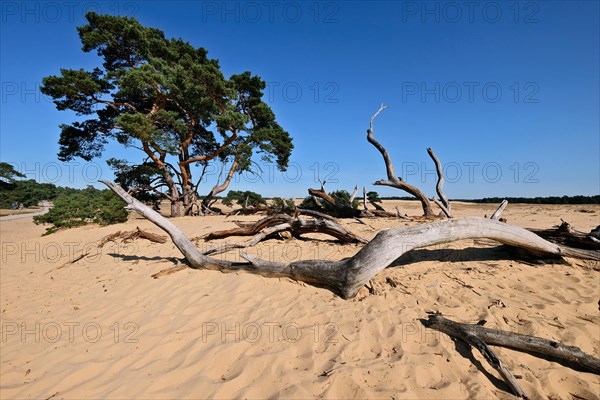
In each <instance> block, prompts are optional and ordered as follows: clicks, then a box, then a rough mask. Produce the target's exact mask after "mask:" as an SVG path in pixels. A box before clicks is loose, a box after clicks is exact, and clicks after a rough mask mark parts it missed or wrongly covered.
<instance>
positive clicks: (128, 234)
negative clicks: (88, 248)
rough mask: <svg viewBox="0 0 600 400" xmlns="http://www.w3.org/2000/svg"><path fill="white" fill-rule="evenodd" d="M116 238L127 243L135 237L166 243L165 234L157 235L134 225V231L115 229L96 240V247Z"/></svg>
mask: <svg viewBox="0 0 600 400" xmlns="http://www.w3.org/2000/svg"><path fill="white" fill-rule="evenodd" d="M117 239H121V242H123V243H128V242H130V241H132V240H135V239H146V240H149V241H151V242H154V243H166V241H167V237H166V236H165V235H158V234H156V233H152V232H148V231H145V230H143V229H140V228H139V227H136V228H135V230H134V231H124V232H121V231H117V232H115V233H111V234H110V235H106V236H104V237H103V238H102V239H100V241H99V242H98V247H100V248H101V247H103V246H104V245H105V244H106V243H108V242H114V241H116V240H117Z"/></svg>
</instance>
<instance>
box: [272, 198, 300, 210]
mask: <svg viewBox="0 0 600 400" xmlns="http://www.w3.org/2000/svg"><path fill="white" fill-rule="evenodd" d="M271 208H272V209H273V211H275V212H278V213H284V212H292V211H294V209H295V208H296V205H295V204H294V199H287V200H286V199H284V198H281V197H275V198H274V199H273V200H272V203H271Z"/></svg>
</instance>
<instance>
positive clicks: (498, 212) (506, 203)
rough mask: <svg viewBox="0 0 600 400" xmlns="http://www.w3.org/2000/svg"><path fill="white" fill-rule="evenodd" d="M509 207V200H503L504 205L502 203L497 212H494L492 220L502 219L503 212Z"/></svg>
mask: <svg viewBox="0 0 600 400" xmlns="http://www.w3.org/2000/svg"><path fill="white" fill-rule="evenodd" d="M507 205H508V200H506V199H505V200H502V203H500V205H499V206H498V208H497V209H496V211H494V213H493V214H492V216H491V217H490V219H500V216H501V215H502V212H503V211H504V209H505V208H506V206H507Z"/></svg>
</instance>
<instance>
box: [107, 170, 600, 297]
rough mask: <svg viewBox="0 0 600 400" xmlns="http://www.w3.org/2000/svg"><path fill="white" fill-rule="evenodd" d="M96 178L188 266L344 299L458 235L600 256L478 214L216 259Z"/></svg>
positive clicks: (540, 249) (119, 190) (112, 185)
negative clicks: (302, 254)
mask: <svg viewBox="0 0 600 400" xmlns="http://www.w3.org/2000/svg"><path fill="white" fill-rule="evenodd" d="M101 182H102V183H104V184H105V185H106V186H108V187H109V188H110V189H111V190H113V191H114V192H115V193H116V194H117V195H118V196H119V197H121V198H122V199H123V200H124V201H125V202H126V203H127V204H128V206H127V208H128V209H130V210H134V211H136V212H138V213H140V214H141V215H143V216H144V217H145V218H147V219H148V220H149V221H151V222H152V223H154V224H155V225H157V226H158V227H159V228H161V229H163V230H164V231H165V232H167V233H168V234H169V236H171V239H172V240H173V243H174V244H175V246H177V248H178V249H179V250H180V251H181V253H182V254H183V255H184V256H185V258H186V259H187V260H188V262H189V264H190V267H191V268H197V269H209V270H217V271H222V272H233V271H247V272H250V273H255V274H258V275H262V276H269V277H288V278H291V279H294V280H297V281H303V282H307V283H311V284H315V285H318V286H321V287H326V288H328V289H330V290H331V291H333V292H335V293H337V294H338V295H339V296H341V297H342V298H345V299H348V298H352V297H354V296H356V294H357V293H358V291H359V290H360V289H361V288H362V287H363V286H364V285H365V284H366V283H367V282H369V280H371V278H373V277H374V276H375V275H377V274H378V273H379V272H381V271H382V270H384V269H385V268H387V267H388V266H389V265H390V264H392V263H393V262H394V261H395V260H396V259H398V257H400V256H401V255H402V254H404V253H406V252H407V251H410V250H412V249H416V248H422V247H426V246H431V245H436V244H441V243H450V242H454V241H457V240H463V239H479V238H487V239H492V240H495V241H497V242H500V243H503V244H509V245H512V246H516V247H521V248H525V249H528V250H533V251H538V252H541V253H546V254H555V255H559V256H569V257H577V258H584V259H592V260H597V261H600V251H583V250H580V249H572V248H569V247H566V246H562V245H558V244H555V243H551V242H548V241H546V240H544V239H542V238H541V237H539V236H538V235H536V234H534V233H532V232H530V231H528V230H526V229H524V228H520V227H517V226H512V225H510V224H506V223H502V222H498V221H494V220H490V219H485V218H479V217H470V218H463V219H455V220H447V221H443V222H437V223H429V224H423V225H419V226H411V227H403V228H394V229H388V230H385V231H381V232H379V233H378V234H377V235H376V236H375V238H374V239H373V240H371V241H370V242H369V243H367V244H366V245H365V246H364V247H363V248H362V249H361V250H360V251H359V252H358V253H356V254H355V255H354V256H352V257H350V258H347V259H343V260H339V261H329V260H301V261H295V262H291V263H283V262H272V261H266V260H261V259H257V258H254V257H251V256H250V255H248V254H244V253H242V254H240V255H241V257H243V258H244V259H246V260H247V262H232V261H227V260H219V259H215V258H211V257H208V256H206V255H204V254H202V252H201V251H200V250H199V249H198V248H196V246H194V244H193V243H192V241H191V240H190V239H189V238H188V237H187V236H185V235H184V234H183V232H181V230H179V229H178V228H177V227H176V226H175V225H174V224H173V223H172V222H171V221H169V220H167V219H166V218H164V217H163V216H161V215H160V214H158V213H157V212H155V211H154V210H152V209H151V208H150V207H148V206H146V205H145V204H143V203H141V202H139V201H138V200H136V199H134V198H133V197H131V196H130V195H129V194H127V193H126V192H125V191H124V190H123V189H122V188H121V187H120V186H118V185H116V184H115V183H113V182H108V181H101Z"/></svg>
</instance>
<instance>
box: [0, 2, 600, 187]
mask: <svg viewBox="0 0 600 400" xmlns="http://www.w3.org/2000/svg"><path fill="white" fill-rule="evenodd" d="M1 7H2V15H1V24H2V25H1V45H0V47H1V78H0V80H1V83H2V88H1V89H2V92H1V116H0V120H1V122H0V124H1V125H0V128H1V146H0V160H2V161H4V162H11V163H14V164H16V165H17V167H18V169H20V170H22V171H23V172H25V173H27V174H28V177H30V178H36V179H38V180H40V181H49V182H53V183H56V184H60V185H69V186H74V187H83V186H85V185H86V184H88V182H93V181H94V180H95V179H96V178H99V177H101V178H105V179H106V178H108V179H110V178H112V174H111V172H110V170H109V169H108V167H107V166H106V163H105V159H106V158H108V157H112V156H116V157H124V158H128V159H129V160H131V161H139V160H141V159H142V157H141V154H140V152H139V151H138V150H135V149H129V150H125V149H122V148H120V147H118V146H116V145H111V146H108V147H107V148H106V152H105V154H104V158H101V159H97V160H95V161H94V162H93V163H86V162H85V161H83V160H77V161H75V162H72V163H69V164H63V163H61V162H59V161H58V160H57V157H56V154H57V150H58V144H57V141H58V135H59V128H58V125H59V124H60V123H68V122H71V121H72V120H73V118H74V116H73V115H71V114H69V113H67V112H60V111H57V110H56V109H55V107H54V105H53V104H52V103H51V102H50V101H49V100H48V99H46V98H45V97H44V96H43V95H41V94H40V93H39V90H37V89H38V87H39V84H40V82H41V79H42V77H44V76H47V75H51V74H58V73H59V68H61V67H62V68H86V69H90V68H93V67H94V66H96V65H99V59H98V58H97V56H96V55H95V54H90V53H83V52H82V51H81V44H80V42H79V38H78V36H77V32H76V29H75V28H76V27H77V26H79V25H82V24H84V23H85V20H84V18H83V15H84V14H85V12H86V11H88V10H95V11H98V12H101V13H110V14H120V15H129V16H134V17H135V18H137V19H138V20H139V21H140V22H141V23H142V24H144V25H148V26H153V27H157V28H160V29H162V30H164V31H165V33H166V35H167V36H169V37H182V38H184V39H185V40H188V41H190V42H191V43H192V44H194V45H195V46H197V47H199V46H202V47H205V48H206V49H208V51H209V56H211V57H212V58H217V59H219V60H220V63H221V66H222V69H223V71H224V73H225V75H226V76H229V75H230V74H233V73H240V72H243V71H246V70H250V71H252V72H253V73H255V74H258V75H260V76H261V77H262V78H263V79H264V80H265V81H267V82H268V83H269V85H268V87H267V91H266V94H265V96H266V101H267V102H268V103H269V104H270V106H271V107H272V108H273V109H274V111H275V113H276V115H277V118H278V121H279V123H280V124H281V125H282V126H283V127H284V128H285V129H286V130H288V131H289V132H290V133H291V135H292V136H293V138H294V144H295V149H294V152H293V155H292V158H291V165H290V168H289V170H288V173H287V175H285V176H284V175H283V174H282V173H280V172H279V171H277V170H276V169H275V168H274V167H273V166H268V165H262V168H263V170H262V173H260V174H259V176H258V177H256V176H250V175H245V176H242V177H241V178H239V179H236V180H234V181H233V182H232V185H231V189H237V190H245V189H250V190H254V191H257V192H260V193H262V194H263V195H266V196H276V195H284V196H296V197H300V196H305V195H306V189H307V188H308V187H317V186H318V183H317V182H316V179H315V178H316V177H317V176H316V174H317V173H318V174H319V177H320V178H321V179H327V181H328V183H327V186H326V188H327V189H328V190H336V189H346V190H349V191H351V190H352V188H353V187H354V185H357V184H358V185H359V186H361V187H362V186H363V185H364V186H367V190H373V189H374V190H377V191H378V192H379V193H380V194H382V195H405V193H403V192H400V191H397V190H395V189H390V188H384V187H374V186H373V185H372V183H373V182H374V181H376V180H377V179H381V178H385V168H384V164H383V161H382V159H381V156H380V154H379V153H378V152H377V151H376V150H375V148H374V147H372V146H371V145H370V144H369V143H368V142H367V141H366V129H367V128H368V124H369V118H370V116H371V115H372V114H373V113H374V112H375V111H376V110H377V108H378V107H379V104H380V103H381V102H384V103H385V104H387V105H389V106H390V108H389V109H387V110H385V111H384V112H383V113H382V114H381V115H380V116H379V117H378V119H377V120H376V122H375V136H376V137H377V138H378V139H379V140H380V142H382V143H383V144H384V145H385V146H386V147H387V148H388V150H389V152H390V153H391V156H392V159H393V161H394V164H395V167H396V172H397V174H398V175H402V176H403V178H404V179H405V180H406V181H408V182H409V183H412V184H416V185H417V186H419V187H421V188H422V189H423V190H424V191H425V192H426V194H428V195H430V196H431V195H433V194H434V188H435V180H436V179H435V174H434V173H433V164H432V162H431V160H430V159H429V158H428V156H427V153H426V148H427V147H432V148H433V149H434V150H435V152H436V153H437V155H438V156H439V158H440V159H441V160H442V162H443V163H444V164H445V168H446V172H447V175H448V177H447V184H446V187H445V189H446V192H447V194H448V195H449V197H451V198H478V197H490V196H530V197H534V196H550V195H563V194H570V195H575V194H584V195H596V194H599V192H600V175H599V171H600V126H599V123H600V116H599V113H600V111H599V110H600V101H599V92H600V76H599V75H600V72H599V71H600V65H599V58H600V56H599V49H600V43H599V38H600V32H599V21H600V11H599V2H597V1H581V2H577V1H564V2H559V1H534V2H514V1H507V2H504V1H495V2H487V1H479V2H471V3H470V2H443V1H442V2H436V1H433V2H421V1H383V2H377V1H368V2H367V1H365V2H362V1H344V2H326V1H325V2H315V1H306V2H304V1H285V0H282V1H276V2H269V1H264V2H263V1H257V2H222V1H184V2H162V1H148V2H131V1H120V2H119V1H107V2H86V1H82V2H68V1H66V2H61V1H58V2H56V1H52V2H13V1H2V3H1ZM260 163H261V162H260V161H259V164H260ZM216 167H217V166H215V173H214V174H213V175H209V177H208V180H207V181H206V183H205V184H204V188H203V189H201V191H208V190H209V189H210V187H211V186H212V185H213V184H214V183H215V182H214V181H215V179H216ZM336 181H337V182H336ZM97 186H98V185H97ZM98 187H99V186H98Z"/></svg>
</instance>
